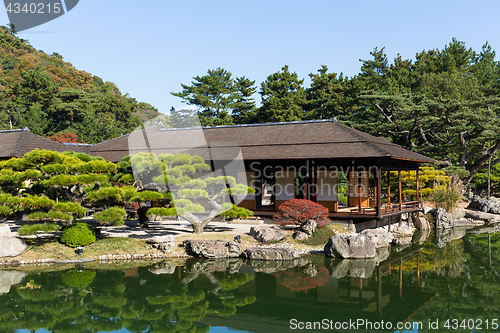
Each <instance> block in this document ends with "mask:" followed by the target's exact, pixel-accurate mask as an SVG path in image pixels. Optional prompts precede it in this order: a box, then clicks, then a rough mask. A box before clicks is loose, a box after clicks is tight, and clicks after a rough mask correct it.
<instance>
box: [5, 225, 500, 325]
mask: <svg viewBox="0 0 500 333" xmlns="http://www.w3.org/2000/svg"><path fill="white" fill-rule="evenodd" d="M485 230H486V229H485ZM499 264H500V235H499V234H497V233H491V232H489V233H488V232H484V233H481V232H477V233H464V232H461V231H460V232H454V233H449V232H445V233H443V232H439V233H435V234H428V233H425V234H424V233H423V234H416V235H415V237H414V239H413V245H411V246H409V247H406V248H403V249H401V248H400V249H399V251H396V249H392V251H391V250H389V249H382V250H380V251H379V252H378V253H377V258H375V259H372V260H340V259H332V258H325V257H323V256H309V257H307V258H301V259H299V260H295V261H288V262H263V261H245V260H242V259H231V260H214V261H203V260H198V259H190V260H185V261H163V262H158V263H154V264H148V263H145V262H142V263H126V264H120V265H99V264H85V265H83V266H78V267H61V266H51V267H50V268H45V270H46V271H44V272H42V271H36V270H34V268H30V269H27V270H26V269H25V270H26V272H21V271H15V270H11V271H0V293H3V294H1V295H0V332H15V331H16V330H17V329H20V328H22V329H28V330H31V331H33V332H34V331H36V330H37V329H41V328H45V329H47V330H48V331H50V332H83V331H96V332H98V331H116V330H120V329H125V330H126V331H128V332H146V331H147V332H208V331H210V330H211V327H214V326H224V327H229V328H231V329H240V330H245V331H252V332H289V331H290V319H292V318H295V319H297V320H299V321H302V322H316V321H322V320H323V319H328V320H332V321H339V322H340V321H348V320H349V319H351V320H356V319H364V320H368V321H372V322H375V321H380V320H384V321H386V322H387V321H390V322H393V323H397V322H405V321H406V322H422V323H424V325H423V326H422V328H421V329H420V331H422V332H426V331H433V332H436V330H435V329H430V328H429V327H428V321H429V320H431V321H435V320H439V321H440V323H442V324H444V323H445V321H446V320H447V319H454V318H456V319H476V320H487V319H489V320H490V321H491V319H494V318H499V317H500V313H499V312H500V311H499V309H500V304H499V303H500V300H499V297H498V296H499V295H500V293H499V292H500V274H499V272H498V265H499ZM20 269H22V268H20ZM47 270H48V271H47ZM483 330H484V329H483ZM380 331H391V330H380ZM392 331H394V329H393V330H392ZM437 331H445V329H444V328H443V327H440V329H438V330H437ZM446 331H447V330H446ZM462 331H467V332H471V331H473V330H471V329H468V328H467V329H462Z"/></svg>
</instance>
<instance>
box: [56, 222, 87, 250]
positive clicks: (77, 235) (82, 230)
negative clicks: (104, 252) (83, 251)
mask: <svg viewBox="0 0 500 333" xmlns="http://www.w3.org/2000/svg"><path fill="white" fill-rule="evenodd" d="M95 240H96V238H95V231H94V229H92V227H91V226H90V225H88V224H87V223H76V224H73V225H72V226H70V227H68V228H66V229H64V230H63V232H62V236H61V242H62V243H63V244H66V245H67V246H70V247H77V246H86V245H89V244H92V243H93V242H95Z"/></svg>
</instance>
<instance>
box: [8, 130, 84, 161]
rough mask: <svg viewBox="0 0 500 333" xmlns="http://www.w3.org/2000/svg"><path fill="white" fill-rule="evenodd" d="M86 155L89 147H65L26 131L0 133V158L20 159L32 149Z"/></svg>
mask: <svg viewBox="0 0 500 333" xmlns="http://www.w3.org/2000/svg"><path fill="white" fill-rule="evenodd" d="M36 148H38V149H47V150H54V151H59V152H63V151H67V150H73V151H76V152H81V153H88V151H89V149H90V147H89V146H66V145H63V144H61V143H58V142H55V141H52V140H49V139H46V138H44V137H41V136H39V135H36V134H33V133H30V132H29V131H27V130H7V131H0V158H10V157H22V156H23V155H24V154H26V153H27V152H30V151H32V150H34V149H36Z"/></svg>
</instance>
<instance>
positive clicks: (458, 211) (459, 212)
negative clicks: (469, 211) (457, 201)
mask: <svg viewBox="0 0 500 333" xmlns="http://www.w3.org/2000/svg"><path fill="white" fill-rule="evenodd" d="M450 214H451V216H453V219H454V220H460V219H463V218H464V217H465V209H464V208H463V207H462V206H455V207H453V209H452V210H451V212H450Z"/></svg>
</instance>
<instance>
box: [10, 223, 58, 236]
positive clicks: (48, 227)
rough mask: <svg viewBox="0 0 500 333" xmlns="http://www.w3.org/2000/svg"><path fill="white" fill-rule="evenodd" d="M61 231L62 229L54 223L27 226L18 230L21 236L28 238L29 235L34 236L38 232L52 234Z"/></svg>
mask: <svg viewBox="0 0 500 333" xmlns="http://www.w3.org/2000/svg"><path fill="white" fill-rule="evenodd" d="M59 230H61V227H60V226H58V225H57V224H54V223H44V224H25V225H23V226H22V227H21V228H19V229H18V230H17V232H18V233H19V235H22V236H27V235H34V234H36V233H37V232H38V231H43V232H45V233H48V232H51V231H59Z"/></svg>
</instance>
